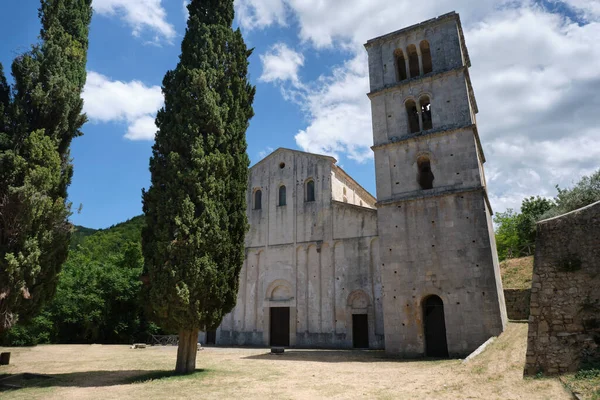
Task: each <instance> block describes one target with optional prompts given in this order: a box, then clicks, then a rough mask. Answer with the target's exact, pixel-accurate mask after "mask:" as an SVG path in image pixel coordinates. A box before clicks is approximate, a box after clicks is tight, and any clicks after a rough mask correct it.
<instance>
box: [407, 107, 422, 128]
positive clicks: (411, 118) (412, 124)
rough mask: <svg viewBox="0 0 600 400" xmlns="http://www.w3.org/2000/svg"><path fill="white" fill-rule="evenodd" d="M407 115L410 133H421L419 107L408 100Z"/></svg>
mask: <svg viewBox="0 0 600 400" xmlns="http://www.w3.org/2000/svg"><path fill="white" fill-rule="evenodd" d="M406 114H407V118H408V132H409V133H417V132H419V130H420V128H419V112H418V111H417V105H416V104H415V102H414V101H413V100H408V101H407V102H406Z"/></svg>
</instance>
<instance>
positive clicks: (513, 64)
mask: <svg viewBox="0 0 600 400" xmlns="http://www.w3.org/2000/svg"><path fill="white" fill-rule="evenodd" d="M421 3H425V2H421ZM427 3H428V4H418V3H415V2H408V1H389V0H386V1H383V0H369V1H366V0H344V1H341V0H330V1H321V0H238V1H236V25H239V26H241V28H242V30H243V33H244V37H245V40H246V43H247V45H248V46H249V47H254V48H255V50H254V54H253V55H252V57H251V59H250V62H251V64H250V79H251V81H252V82H253V83H254V84H255V85H256V86H257V96H256V99H255V103H254V109H255V113H256V115H255V117H254V118H253V119H252V121H251V124H250V129H249V130H248V132H247V138H248V145H249V147H248V153H249V156H250V158H251V160H252V162H253V163H255V162H257V161H258V160H260V158H261V157H262V156H264V155H265V154H268V153H269V152H270V151H271V150H272V149H276V148H278V147H289V148H296V149H300V150H305V151H312V152H318V153H327V154H332V155H334V156H335V157H336V158H337V159H338V161H339V164H340V165H342V166H343V168H344V169H345V170H346V171H347V172H348V173H350V175H352V176H353V177H354V178H355V179H356V180H357V181H358V182H359V183H360V184H362V185H363V186H364V187H365V188H366V189H367V190H369V191H370V192H371V193H373V194H374V195H375V176H374V169H373V159H372V155H371V151H370V149H369V146H370V145H371V143H372V138H371V119H370V118H371V114H370V108H369V101H368V99H367V97H366V96H365V94H366V92H367V91H368V78H367V65H366V54H365V51H364V49H363V48H362V44H363V43H364V42H366V40H367V39H369V38H371V37H374V36H377V35H380V34H384V33H387V32H389V31H393V30H396V29H399V28H402V27H404V26H406V25H410V24H414V23H417V22H420V21H422V20H425V19H429V18H432V17H434V16H436V15H439V14H442V13H445V12H448V11H451V10H456V11H457V12H459V13H460V14H461V18H462V20H463V25H464V28H465V36H466V41H467V46H468V48H469V52H470V55H471V60H472V63H473V67H472V70H471V74H472V80H473V85H474V88H475V95H476V97H477V101H478V105H479V110H480V113H479V115H478V124H479V132H480V135H481V137H482V141H483V147H484V151H485V153H486V157H487V159H488V162H487V163H486V166H485V167H486V175H487V180H488V186H489V192H490V197H491V201H492V206H493V207H494V209H495V210H496V211H502V210H504V209H506V208H507V207H517V208H518V205H519V204H520V201H521V199H522V198H523V197H525V196H528V195H534V194H541V195H546V196H552V195H554V194H555V190H554V185H555V184H560V185H561V186H563V187H564V186H569V185H570V184H572V183H573V182H574V181H576V180H577V179H578V178H579V177H580V176H581V175H584V174H589V173H590V172H592V171H593V170H594V169H596V168H598V166H599V163H598V160H599V159H600V130H599V129H600V128H598V126H600V125H599V124H598V122H599V120H598V117H597V110H598V109H600V96H598V94H597V93H600V69H599V68H598V67H597V66H598V65H600V44H599V43H600V41H599V40H598V38H600V23H599V21H600V2H598V1H597V0H568V1H560V2H559V1H550V0H544V1H543V2H535V1H518V0H510V1H509V0H479V1H478V2H476V3H474V4H473V2H472V1H469V0H440V1H436V2H427ZM430 3H435V4H430ZM38 5H39V2H38V1H37V0H24V1H20V2H16V1H10V2H9V1H5V2H3V4H2V5H0V16H1V18H2V23H1V24H0V37H1V38H2V40H1V41H0V62H2V64H3V65H4V66H5V70H9V69H10V63H11V61H12V59H13V58H14V57H15V55H17V54H18V53H20V52H23V51H25V50H27V48H28V46H29V45H30V44H31V43H34V42H35V40H36V37H37V35H38V33H39V21H38V18H37V8H38ZM93 6H94V8H95V14H94V18H93V21H92V26H91V32H90V49H89V54H88V66H87V69H88V83H87V85H86V90H85V92H84V99H85V102H86V106H85V110H86V112H87V114H88V117H89V119H90V122H88V123H87V124H86V125H85V127H84V132H85V135H84V136H83V137H81V138H77V139H76V140H74V141H73V145H72V156H73V158H74V164H75V175H74V178H73V183H72V185H71V187H70V190H69V197H70V200H71V201H72V202H73V204H74V209H77V207H78V205H79V204H82V205H83V208H82V211H81V213H75V214H74V215H73V217H72V220H73V222H74V223H76V224H79V225H84V226H88V227H93V228H104V227H108V226H110V225H112V224H115V223H118V222H121V221H123V220H125V219H128V218H131V217H133V216H135V215H138V214H140V213H141V189H142V187H146V186H147V185H148V183H149V172H148V160H149V157H150V153H151V146H152V137H153V131H154V128H153V126H152V125H153V118H154V115H155V113H156V110H157V109H158V108H159V107H160V106H161V104H162V96H161V93H160V85H161V82H162V78H163V76H164V74H165V72H166V71H167V70H168V69H171V68H174V67H175V65H176V63H177V60H178V56H179V52H180V42H181V39H182V35H183V33H184V31H185V18H186V17H185V11H184V7H183V0H94V2H93ZM7 16H10V18H7Z"/></svg>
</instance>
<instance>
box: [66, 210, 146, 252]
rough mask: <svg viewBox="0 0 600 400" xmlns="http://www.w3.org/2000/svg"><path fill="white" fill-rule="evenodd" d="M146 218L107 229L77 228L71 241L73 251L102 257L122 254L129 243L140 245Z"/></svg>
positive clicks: (142, 217)
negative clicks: (110, 254)
mask: <svg viewBox="0 0 600 400" xmlns="http://www.w3.org/2000/svg"><path fill="white" fill-rule="evenodd" d="M143 226H144V216H143V215H138V216H137V217H133V218H131V219H129V220H127V221H125V222H121V223H119V224H116V225H113V226H111V227H110V228H106V229H91V228H85V227H83V226H78V225H76V226H75V232H74V233H73V237H72V239H71V249H72V250H76V249H77V248H78V246H80V249H79V250H80V251H87V252H91V253H93V254H95V255H98V256H101V255H102V253H111V252H120V251H121V250H122V249H123V248H124V246H125V245H126V244H127V243H128V242H135V243H140V241H141V236H142V227H143Z"/></svg>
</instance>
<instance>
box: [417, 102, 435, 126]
mask: <svg viewBox="0 0 600 400" xmlns="http://www.w3.org/2000/svg"><path fill="white" fill-rule="evenodd" d="M419 107H420V109H421V122H422V123H421V125H422V127H423V130H424V131H426V130H429V129H432V128H433V121H432V119H431V100H430V99H429V96H427V95H422V96H421V97H420V98H419Z"/></svg>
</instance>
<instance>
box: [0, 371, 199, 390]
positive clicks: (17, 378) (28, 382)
mask: <svg viewBox="0 0 600 400" xmlns="http://www.w3.org/2000/svg"><path fill="white" fill-rule="evenodd" d="M208 372H209V370H206V369H197V370H196V371H195V372H193V373H191V374H187V375H178V374H176V373H175V371H173V370H168V371H164V370H163V371H148V370H125V371H83V372H70V373H64V374H44V375H40V374H29V373H20V374H7V375H3V376H0V393H2V392H4V391H8V390H19V389H26V388H47V387H97V386H98V387H103V386H116V385H129V384H136V383H143V382H149V381H155V380H184V379H198V378H203V377H204V376H206V374H207V373H208Z"/></svg>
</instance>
